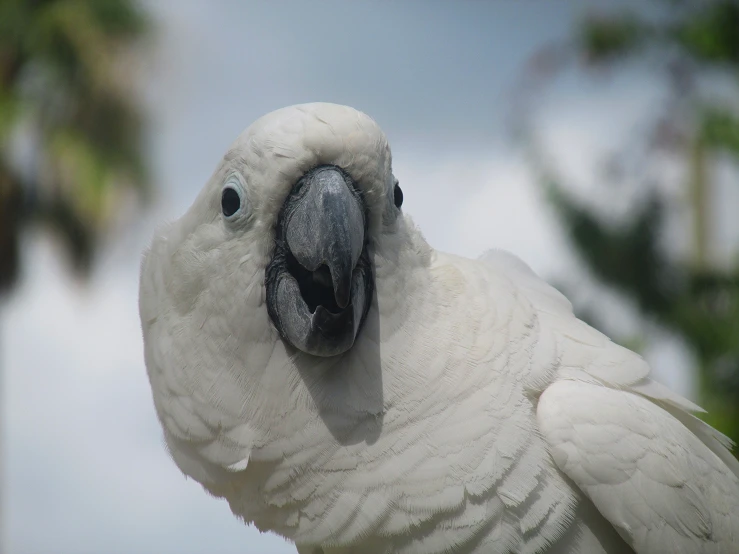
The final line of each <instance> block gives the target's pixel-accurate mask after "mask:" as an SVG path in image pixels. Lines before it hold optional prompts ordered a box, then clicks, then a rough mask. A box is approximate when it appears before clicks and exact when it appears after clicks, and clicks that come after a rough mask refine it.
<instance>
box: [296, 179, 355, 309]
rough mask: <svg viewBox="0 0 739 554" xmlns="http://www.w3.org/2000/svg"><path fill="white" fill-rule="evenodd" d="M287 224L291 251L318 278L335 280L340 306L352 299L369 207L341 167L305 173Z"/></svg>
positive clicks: (334, 286) (335, 295) (333, 283)
mask: <svg viewBox="0 0 739 554" xmlns="http://www.w3.org/2000/svg"><path fill="white" fill-rule="evenodd" d="M302 181H303V182H302V184H301V185H302V186H300V188H299V189H298V191H297V194H298V195H299V196H298V198H297V199H296V201H295V205H294V207H293V210H292V211H291V212H290V214H289V216H288V219H287V220H286V222H285V230H286V233H285V239H286V242H287V246H288V248H289V250H290V253H291V254H292V255H293V256H294V257H295V260H296V261H297V262H298V263H299V264H300V265H301V266H302V267H303V268H305V269H307V270H308V271H311V272H316V271H317V270H319V268H321V267H322V266H325V267H326V269H327V273H328V275H326V271H323V272H318V273H317V274H316V275H315V276H314V277H315V279H319V280H320V279H326V278H330V280H331V285H332V288H333V293H334V299H335V301H336V304H337V305H338V307H339V308H342V309H343V308H346V307H347V305H348V304H349V301H350V293H351V285H352V273H353V271H354V267H355V266H356V265H357V261H358V260H359V256H360V254H361V253H362V248H363V246H364V210H363V207H362V205H361V200H360V198H359V197H358V195H357V194H356V193H355V192H354V190H353V189H352V188H351V185H350V184H349V183H347V180H346V177H345V176H344V174H343V173H342V172H341V171H339V169H338V168H335V167H325V168H320V169H319V170H318V171H315V172H312V173H310V174H308V175H307V176H305V177H304V178H303V180H302Z"/></svg>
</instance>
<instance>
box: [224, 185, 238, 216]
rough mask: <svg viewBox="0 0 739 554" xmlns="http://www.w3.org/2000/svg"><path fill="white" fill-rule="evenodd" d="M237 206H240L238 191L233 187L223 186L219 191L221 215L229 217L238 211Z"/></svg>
mask: <svg viewBox="0 0 739 554" xmlns="http://www.w3.org/2000/svg"><path fill="white" fill-rule="evenodd" d="M239 208H241V196H240V195H239V192H238V191H237V190H236V189H235V188H233V187H226V188H224V189H223V192H222V193H221V210H223V215H225V216H226V217H231V216H232V215H233V214H235V213H236V212H238V211H239Z"/></svg>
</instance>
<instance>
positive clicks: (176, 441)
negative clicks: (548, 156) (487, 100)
mask: <svg viewBox="0 0 739 554" xmlns="http://www.w3.org/2000/svg"><path fill="white" fill-rule="evenodd" d="M323 166H330V167H335V168H339V169H340V171H341V172H342V174H345V175H346V176H348V177H347V183H350V186H349V189H352V190H354V189H356V190H354V193H356V194H355V197H356V198H361V202H362V205H363V206H364V208H365V210H366V212H365V224H366V228H365V235H364V237H365V239H366V244H367V249H368V250H367V251H368V253H369V259H370V260H371V266H372V276H373V279H374V293H373V295H372V297H371V303H370V304H369V311H368V312H367V315H366V319H365V320H364V323H363V325H362V327H361V329H359V331H358V333H356V338H355V340H354V341H353V345H352V346H351V348H349V349H348V350H346V351H345V352H343V353H340V354H338V355H331V356H320V357H319V356H315V355H312V354H309V353H306V352H304V351H303V349H298V348H295V347H294V346H292V345H291V340H288V339H286V336H288V335H289V333H288V334H286V333H285V332H283V331H284V329H283V330H279V329H278V328H277V327H278V326H276V324H275V319H274V317H273V315H272V313H268V304H269V303H270V302H272V300H271V298H272V297H271V296H270V294H271V293H270V292H269V290H268V288H267V287H265V279H266V277H265V271H266V268H267V267H268V266H269V264H270V263H271V260H274V255H275V254H274V253H275V249H276V246H275V245H276V240H277V239H279V237H278V236H277V234H279V228H280V226H281V225H282V223H281V222H282V221H283V219H284V220H285V221H287V219H285V218H286V216H284V215H283V214H284V212H285V209H284V208H283V206H285V205H287V204H286V203H287V202H288V199H290V198H292V197H293V196H296V195H298V196H299V195H300V194H302V193H301V192H296V191H298V189H299V188H300V187H296V183H298V182H299V181H300V180H301V178H302V176H304V175H311V171H312V170H313V169H314V168H317V167H323ZM308 182H309V183H310V181H308ZM228 183H231V184H230V185H229V184H228ZM394 184H395V180H394V177H393V175H392V171H391V160H390V151H389V148H388V145H387V141H386V138H385V136H384V135H383V133H382V131H381V130H380V129H379V128H378V127H377V125H376V124H375V123H374V122H373V121H372V120H371V119H370V118H368V117H367V116H366V115H364V114H362V113H360V112H357V111H355V110H353V109H351V108H348V107H344V106H337V105H332V104H307V105H302V106H294V107H290V108H285V109H283V110H278V111H276V112H273V113H271V114H268V115H266V116H264V117H263V118H261V119H259V120H258V121H257V122H256V123H254V124H253V125H252V126H251V127H249V129H247V131H245V132H244V133H243V134H242V135H241V136H240V137H239V138H238V139H237V140H236V142H235V143H234V145H233V146H232V147H231V149H230V150H229V152H228V153H227V154H226V156H225V157H224V159H223V161H222V162H221V164H220V165H219V167H218V169H217V170H216V172H215V173H214V175H213V177H212V178H211V179H210V181H209V182H208V184H207V185H206V186H205V187H204V189H203V191H202V192H201V194H200V195H199V196H198V198H197V199H196V200H195V203H194V204H193V206H192V207H191V208H190V210H189V211H188V212H187V213H186V214H185V215H184V216H183V217H182V218H181V219H179V220H178V221H176V222H174V223H172V224H169V225H167V226H165V227H164V228H162V229H161V230H160V231H159V232H158V233H157V235H156V237H155V239H154V242H153V244H152V246H151V248H150V249H149V250H148V251H147V253H146V255H145V258H144V261H143V264H142V271H141V288H140V313H141V321H142V325H143V332H144V344H145V356H146V364H147V369H148V374H149V378H150V381H151V387H152V392H153V397H154V403H155V406H156V410H157V414H158V416H159V419H160V421H161V424H162V427H163V429H164V436H165V438H166V442H167V445H168V448H169V450H170V452H171V454H172V457H173V459H174V461H175V462H176V464H177V465H178V466H179V468H180V469H181V470H182V471H183V472H184V473H185V474H186V475H188V476H190V477H192V478H194V479H195V480H197V481H199V482H200V483H201V484H202V485H203V486H204V487H205V489H206V490H208V491H209V492H210V493H212V494H214V495H217V496H222V497H225V498H226V499H227V500H228V502H229V504H230V506H231V509H232V510H233V512H234V513H235V514H236V515H238V516H239V517H242V518H243V519H244V520H245V521H246V522H247V523H254V524H255V525H256V526H257V527H258V528H259V529H261V530H270V531H274V532H276V533H279V534H281V535H283V536H285V537H287V538H288V539H290V540H292V541H294V542H295V543H296V544H297V546H298V551H299V552H300V553H310V554H313V553H314V552H321V549H322V551H323V552H324V553H325V554H334V553H348V552H351V553H360V554H362V553H367V554H377V553H390V552H393V553H395V552H398V553H406V552H407V553H411V552H414V553H422V554H432V553H437V552H438V553H452V552H453V553H460V554H461V553H472V552H474V553H508V552H510V553H514V552H515V553H538V552H542V553H544V552H546V553H562V554H564V553H580V554H591V553H592V554H596V553H602V552H605V553H608V554H612V553H621V552H632V551H633V552H636V553H638V554H658V553H659V554H661V553H665V554H667V553H683V554H702V553H706V554H707V553H712V554H713V553H715V554H719V553H723V554H730V553H735V552H737V551H739V550H738V549H739V547H738V546H737V543H739V477H738V475H739V464H738V463H737V461H736V460H735V459H734V458H733V457H732V455H731V454H730V453H729V451H728V450H727V445H728V440H727V439H726V438H725V437H724V436H723V435H721V434H720V433H719V432H717V431H716V430H714V429H712V428H711V427H709V426H708V425H706V424H705V423H703V422H701V421H700V420H699V419H697V418H695V417H694V416H693V415H691V414H690V412H692V411H697V410H700V408H698V407H697V406H695V405H694V404H692V403H690V402H689V401H687V400H685V399H683V398H681V397H679V396H678V395H676V394H674V393H672V392H671V391H669V390H668V389H666V388H665V387H663V386H661V385H659V384H658V383H656V382H654V381H652V380H651V379H650V378H649V368H648V366H647V365H646V363H645V362H644V360H642V359H641V358H640V357H639V356H638V355H636V354H634V353H632V352H630V351H628V350H626V349H624V348H622V347H620V346H617V345H615V344H614V343H612V342H610V341H609V340H608V338H606V337H605V336H604V335H602V334H601V333H599V332H597V331H596V330H594V329H592V328H591V327H589V326H588V325H586V324H585V323H583V322H581V321H579V320H578V319H576V318H575V317H574V316H573V314H572V308H571V305H570V304H569V302H568V301H567V300H566V299H565V298H564V297H563V296H562V295H561V294H559V293H558V292H557V291H555V290H554V289H553V288H551V287H549V286H548V285H547V284H546V283H544V282H543V281H542V280H540V279H539V278H538V277H536V276H535V275H534V274H533V272H531V270H530V269H529V268H528V267H527V266H526V265H525V264H524V263H523V262H521V261H520V260H518V259H517V258H515V257H514V256H512V255H510V254H507V253H504V252H490V253H488V254H487V255H486V256H484V257H483V259H481V260H468V259H464V258H460V257H456V256H452V255H449V254H444V253H441V252H436V251H434V250H433V249H431V248H430V247H429V246H428V244H427V243H426V242H425V241H424V239H423V237H422V236H421V234H420V233H419V231H418V230H417V229H416V228H415V227H414V226H413V224H412V222H411V220H410V218H409V217H408V216H407V215H405V214H403V213H402V211H401V210H399V209H398V207H396V203H397V198H394V194H393V193H394ZM227 186H231V187H232V188H235V189H236V190H237V191H238V194H239V197H238V198H240V201H241V204H240V205H239V208H238V211H236V213H235V214H233V215H230V216H228V217H226V216H225V215H224V214H225V213H227V212H225V211H224V210H226V207H225V206H226V205H225V204H223V206H221V205H220V204H219V202H221V201H222V197H223V196H222V195H223V193H222V191H223V190H224V187H227ZM310 186H311V187H313V188H315V189H316V190H319V189H318V188H316V187H318V186H319V185H316V184H311V185H310ZM321 186H322V185H321ZM352 187H353V188H352ZM349 189H347V190H349ZM337 190H338V189H337ZM344 192H346V191H344ZM289 201H291V202H292V200H289ZM352 201H353V200H352ZM311 209H315V210H320V209H321V207H320V206H319V205H318V204H316V205H315V206H314V207H313V208H311ZM229 211H230V210H229ZM288 212H289V210H288ZM285 224H287V223H285ZM277 242H279V240H277ZM288 246H289V245H288ZM332 267H333V266H332ZM286 271H287V270H286ZM290 271H292V270H290ZM332 271H333V270H332ZM293 273H294V272H293ZM285 275H287V273H285ZM354 275H356V269H355V273H354ZM290 279H292V278H291V277H289V278H288V281H289V282H291V283H293V281H291V280H290ZM295 279H298V278H297V277H295ZM316 279H317V278H316ZM294 282H295V283H297V281H294ZM316 282H317V281H316ZM352 283H354V284H353V285H352V291H353V293H354V292H356V288H357V286H358V285H356V283H355V282H353V281H352ZM301 286H302V284H301ZM306 286H307V285H306ZM315 286H316V287H318V286H319V285H315ZM292 290H293V289H289V291H288V292H290V291H292ZM294 290H295V292H294V293H293V294H296V295H297V294H298V292H297V290H298V287H297V284H296V285H295V287H294ZM300 290H301V291H302V292H303V293H304V289H300ZM367 290H369V289H367ZM285 294H287V293H285ZM305 294H307V293H304V296H305ZM290 298H292V297H290ZM296 298H297V297H296ZM355 298H360V297H355ZM298 300H299V299H298ZM298 300H296V302H297V301H298ZM306 302H307V300H306ZM357 302H358V300H357ZM325 303H326V301H324V304H325ZM296 305H297V304H296ZM322 305H323V304H322ZM301 309H302V308H301ZM340 309H341V307H339V308H334V310H335V311H337V310H340ZM277 311H278V312H279V310H277ZM306 313H308V312H306ZM291 324H292V323H290V321H288V322H287V324H286V325H287V326H288V327H289V325H291ZM295 325H297V323H296V324H295ZM321 340H324V339H321ZM326 341H327V342H328V343H330V341H328V339H326ZM310 344H312V343H310Z"/></svg>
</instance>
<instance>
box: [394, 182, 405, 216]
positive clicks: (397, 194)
mask: <svg viewBox="0 0 739 554" xmlns="http://www.w3.org/2000/svg"><path fill="white" fill-rule="evenodd" d="M393 200H394V201H395V207H396V208H398V209H400V207H401V206H402V205H403V191H402V190H401V189H400V184H398V182H397V181H396V182H395V188H394V189H393Z"/></svg>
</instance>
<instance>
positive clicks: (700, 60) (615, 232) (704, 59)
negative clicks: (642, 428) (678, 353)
mask: <svg viewBox="0 0 739 554" xmlns="http://www.w3.org/2000/svg"><path fill="white" fill-rule="evenodd" d="M628 63H648V64H650V67H654V68H655V70H656V72H657V74H658V75H662V76H663V78H664V83H665V90H666V92H667V94H668V96H667V100H666V101H665V102H664V109H663V110H662V111H661V112H658V113H655V114H654V116H653V117H652V120H651V121H650V122H649V125H648V126H647V127H646V132H645V133H644V135H645V136H644V137H642V139H643V140H641V141H640V140H635V141H634V142H633V143H631V144H629V145H628V146H629V148H630V150H628V151H629V152H630V154H631V159H630V161H631V163H632V167H633V168H634V171H632V172H631V173H629V172H628V171H627V170H626V169H624V166H625V165H627V164H626V162H627V158H629V156H628V155H626V154H624V153H620V152H619V153H616V155H615V156H614V157H613V159H612V160H610V163H609V164H608V166H607V167H609V168H611V170H612V172H614V173H616V174H619V175H626V176H627V178H628V179H631V180H634V181H637V182H639V181H640V182H641V188H642V190H643V191H644V193H643V194H642V195H641V196H640V200H639V201H638V202H637V204H636V205H634V206H633V207H632V210H631V213H629V214H628V215H627V217H626V218H625V219H624V220H622V221H621V222H620V223H619V224H618V225H614V224H611V223H607V222H606V221H604V218H603V217H602V216H601V215H598V213H596V212H595V211H593V209H591V208H589V207H587V206H585V205H584V204H583V203H582V202H581V201H578V200H577V199H576V197H575V196H574V195H573V194H572V193H571V192H570V191H569V188H568V187H567V186H565V185H564V184H563V183H566V180H567V179H566V177H564V176H562V175H561V174H560V172H559V171H558V170H557V169H556V168H555V164H554V163H552V161H551V160H550V159H549V158H548V156H547V153H546V152H545V150H544V148H543V146H542V144H541V141H540V139H539V137H538V135H537V132H536V130H535V121H534V118H533V116H532V113H533V112H534V110H533V109H532V106H534V105H535V102H536V100H537V98H538V97H539V95H540V94H542V92H543V91H545V90H547V88H548V86H549V84H550V83H552V82H553V80H554V79H556V78H557V77H558V76H559V75H561V74H562V73H563V72H564V70H566V69H567V68H571V67H573V66H574V67H576V68H581V69H584V70H585V71H586V72H587V73H593V72H599V73H604V72H613V71H618V70H621V69H623V68H624V67H625V66H626V64H628ZM719 78H721V79H724V80H725V81H728V82H729V83H730V85H731V87H732V91H733V96H734V98H737V97H739V96H737V95H736V93H737V92H739V2H737V1H736V0H720V1H717V2H697V1H696V2H687V1H683V2H678V1H673V2H663V3H662V10H661V14H660V15H659V17H657V18H651V19H649V20H648V19H647V18H646V17H644V16H640V15H638V14H634V13H619V14H611V15H607V16H603V15H601V16H590V17H588V18H586V19H585V20H584V21H583V22H582V24H581V26H580V27H579V29H578V31H577V33H576V34H575V36H574V37H572V40H571V41H570V42H568V43H566V44H553V45H547V46H546V47H545V48H543V49H542V50H541V52H539V53H537V55H535V56H534V57H533V58H532V59H531V61H530V63H529V65H528V67H527V69H526V71H525V72H524V75H523V76H522V81H521V84H520V89H518V90H517V94H516V98H517V101H518V102H520V103H519V104H518V106H517V109H516V110H515V120H514V127H513V130H514V132H515V133H516V136H517V137H518V138H519V139H520V140H521V141H522V144H523V145H524V146H525V148H526V151H527V152H528V154H529V159H530V161H531V164H532V167H534V168H535V170H536V171H537V173H538V175H539V176H540V179H539V180H540V182H541V183H542V185H543V186H544V190H545V191H546V193H547V195H548V197H549V199H550V200H551V204H552V206H553V207H554V209H555V211H556V213H557V214H558V215H559V220H560V222H561V224H562V225H563V227H564V229H565V230H566V232H567V234H568V236H569V238H570V240H571V242H572V244H573V245H574V247H575V249H576V251H577V252H578V254H579V255H580V257H581V258H582V260H583V261H584V262H585V264H586V266H587V267H588V268H589V270H590V272H591V273H592V275H593V276H594V277H595V278H596V279H597V280H598V281H599V282H601V283H603V284H605V285H606V286H608V287H610V288H612V289H614V290H616V291H618V292H619V293H620V294H622V295H624V296H626V297H627V298H630V299H631V300H632V301H633V302H634V304H635V305H636V306H637V308H638V310H639V311H640V312H641V314H642V315H643V316H644V317H646V318H648V319H649V320H651V321H654V322H656V323H657V324H658V325H660V326H662V327H663V328H665V329H667V330H669V331H670V332H672V333H674V334H676V335H677V336H679V337H680V338H681V339H683V340H684V341H685V343H686V344H687V345H689V346H690V347H691V348H692V349H693V351H694V352H695V354H696V358H697V360H698V365H699V367H698V368H697V370H698V373H699V383H700V395H701V402H702V403H703V404H704V406H705V407H706V409H708V410H709V413H708V415H707V416H706V419H707V420H708V421H709V422H710V423H711V424H713V425H715V426H716V427H717V428H719V429H720V430H722V431H723V432H725V433H726V434H728V435H729V436H730V437H731V438H732V439H734V440H735V441H737V440H739V252H737V253H736V254H735V256H734V259H731V260H726V262H727V263H725V264H715V263H713V262H712V261H711V257H710V256H709V255H708V253H709V250H710V249H711V246H712V244H713V243H714V241H715V239H714V237H713V236H712V235H711V231H710V230H711V228H712V223H713V214H712V213H711V210H710V206H711V205H712V202H711V199H712V198H713V195H714V194H715V191H714V182H713V175H714V171H713V169H714V167H716V166H717V165H718V164H719V163H723V162H724V161H725V160H726V159H727V158H728V159H729V160H730V163H731V164H733V166H732V167H733V172H734V175H735V176H736V175H737V169H738V168H739V165H737V163H739V106H738V105H737V104H732V103H731V102H726V101H721V100H720V99H718V98H717V97H716V96H715V95H711V94H707V93H706V92H705V89H706V87H705V86H703V85H705V84H706V83H710V82H713V81H715V80H717V79H719ZM635 145H636V148H637V154H636V155H634V148H635ZM658 153H661V154H667V155H668V156H669V157H670V158H671V159H672V160H673V162H676V163H681V164H682V165H683V166H684V167H686V171H685V176H684V186H685V192H686V194H685V195H684V196H683V202H684V203H687V204H688V206H687V207H688V208H689V212H690V214H691V220H692V226H693V233H692V235H693V244H692V247H691V256H689V258H687V259H683V258H681V257H679V256H676V255H674V254H671V253H670V252H669V251H668V249H666V248H665V245H664V241H663V233H664V222H665V215H666V214H667V212H668V211H669V210H674V209H675V205H674V202H671V201H670V199H668V198H667V197H666V196H665V193H664V188H661V187H658V186H655V177H654V174H653V173H654V172H652V173H651V174H650V173H649V172H648V171H647V170H648V168H649V167H650V164H651V162H652V159H653V158H654V157H655V156H656V154H658ZM609 178H610V177H609V176H608V175H603V179H604V180H605V181H607V180H608V179H609ZM659 179H660V177H657V178H656V180H657V181H658V180H659ZM738 181H739V180H738ZM737 212H738V213H739V206H737Z"/></svg>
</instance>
